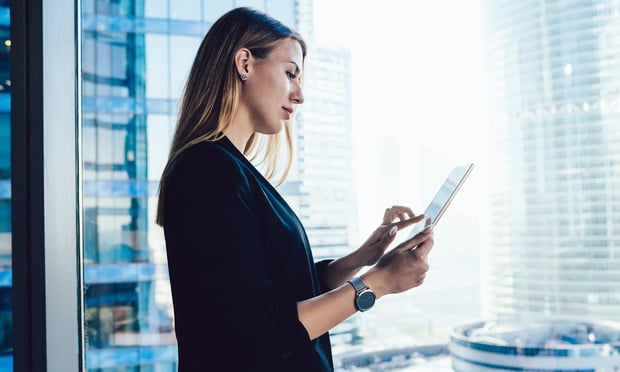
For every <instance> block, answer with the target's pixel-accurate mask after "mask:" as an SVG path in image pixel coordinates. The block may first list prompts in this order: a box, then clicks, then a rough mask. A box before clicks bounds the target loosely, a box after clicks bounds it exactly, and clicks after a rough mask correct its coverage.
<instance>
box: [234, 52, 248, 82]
mask: <svg viewBox="0 0 620 372" xmlns="http://www.w3.org/2000/svg"><path fill="white" fill-rule="evenodd" d="M251 61H252V52H250V50H249V49H248V48H241V49H239V50H238V51H237V53H235V68H236V69H237V74H238V75H239V76H241V75H243V74H247V73H249V72H250V63H251Z"/></svg>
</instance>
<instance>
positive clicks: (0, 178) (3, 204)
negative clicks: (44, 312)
mask: <svg viewBox="0 0 620 372" xmlns="http://www.w3.org/2000/svg"><path fill="white" fill-rule="evenodd" d="M9 9H10V7H9V1H8V0H0V371H12V370H13V311H12V302H11V289H12V270H11V266H12V264H11V112H10V111H11V107H10V106H11V103H10V102H11V101H10V97H11V75H10V72H11V67H10V52H11V37H10V33H9V32H10V30H9V26H10V16H9Z"/></svg>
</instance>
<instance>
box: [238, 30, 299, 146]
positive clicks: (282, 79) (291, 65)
mask: <svg viewBox="0 0 620 372" xmlns="http://www.w3.org/2000/svg"><path fill="white" fill-rule="evenodd" d="M302 62H303V54H302V50H301V46H300V45H299V43H298V42H297V41H295V40H293V39H283V40H282V41H280V42H279V43H278V44H277V46H276V47H275V48H274V49H273V50H272V51H271V53H269V55H268V56H267V57H266V58H264V59H252V62H251V63H250V64H249V65H248V66H249V67H248V79H247V80H246V81H245V83H244V87H243V89H242V94H241V100H240V108H241V107H244V108H245V109H246V110H247V114H248V119H249V121H250V124H251V126H252V129H253V130H254V131H255V132H259V133H263V134H275V133H279V132H280V131H281V130H282V128H283V126H284V124H285V123H286V122H287V121H289V120H290V119H291V116H292V114H293V111H294V110H295V108H296V107H297V105H299V104H301V103H303V101H304V97H303V93H302V91H301V85H300V84H301V80H300V76H301V68H302Z"/></svg>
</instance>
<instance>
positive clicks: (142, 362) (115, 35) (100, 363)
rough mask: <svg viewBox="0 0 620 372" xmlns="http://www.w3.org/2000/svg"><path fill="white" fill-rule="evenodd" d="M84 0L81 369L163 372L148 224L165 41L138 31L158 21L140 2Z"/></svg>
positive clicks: (162, 138) (173, 361) (160, 307)
mask: <svg viewBox="0 0 620 372" xmlns="http://www.w3.org/2000/svg"><path fill="white" fill-rule="evenodd" d="M91 3H92V6H90V7H88V8H87V10H88V13H84V14H83V15H82V17H83V21H84V22H83V23H82V27H83V28H82V57H81V58H82V77H83V80H82V82H81V83H82V94H83V96H82V100H83V105H82V110H83V112H82V123H81V126H82V151H83V153H82V159H83V164H82V170H83V180H82V185H83V200H82V205H83V210H82V213H83V221H84V225H83V232H84V234H83V239H84V241H83V244H84V257H83V260H84V285H85V287H84V293H85V299H84V302H85V327H86V358H85V359H86V369H87V370H88V371H101V372H103V371H106V372H111V371H157V372H166V371H171V372H172V371H176V369H177V355H176V339H175V336H174V329H173V314H172V302H171V296H170V288H169V282H168V271H167V266H166V258H165V246H164V244H163V235H162V233H161V229H159V228H158V227H157V226H156V225H155V223H154V211H155V205H156V197H155V196H156V192H157V182H158V178H159V174H160V172H161V169H162V168H163V165H164V164H165V153H166V151H165V149H166V148H167V144H168V141H169V137H170V132H171V129H170V122H171V117H172V116H171V115H173V112H171V109H172V108H173V107H175V106H174V105H173V104H171V102H173V99H176V97H170V93H169V91H170V88H169V79H168V78H167V77H168V76H170V75H171V71H170V68H169V64H168V63H167V62H166V61H168V59H169V53H168V50H169V42H168V40H169V36H168V35H162V34H160V33H158V31H155V32H152V33H148V32H142V31H145V30H149V27H151V28H153V27H155V28H156V29H157V30H160V28H158V27H159V25H161V23H157V22H155V23H153V22H151V23H149V22H145V21H144V19H145V18H144V17H145V14H144V6H145V4H144V2H143V1H139V0H135V1H134V0H123V1H115V0H110V1H104V0H96V1H91ZM150 3H151V2H149V4H150ZM157 4H162V7H163V6H164V5H165V4H167V2H161V1H160V2H157ZM85 10H86V9H85ZM165 14H166V13H165V12H157V13H156V14H155V13H152V12H151V13H149V14H148V16H149V17H160V18H161V17H164V16H165ZM93 17H94V18H93ZM97 17H99V18H97ZM151 21H152V19H151ZM138 24H140V25H142V26H141V28H140V27H138V26H136V25H138ZM153 25H155V26H153ZM136 28H140V30H141V32H136V31H135V30H136ZM158 76H159V79H158ZM160 146H161V147H160Z"/></svg>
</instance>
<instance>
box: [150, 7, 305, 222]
mask: <svg viewBox="0 0 620 372" xmlns="http://www.w3.org/2000/svg"><path fill="white" fill-rule="evenodd" d="M287 38H290V39H293V40H296V41H297V42H299V44H300V45H301V49H302V54H303V57H304V59H305V57H306V44H305V42H304V41H303V39H302V37H301V36H300V35H299V34H298V33H297V32H295V31H294V30H292V29H290V28H289V27H287V26H285V25H284V24H282V23H281V22H279V21H277V20H276V19H274V18H272V17H270V16H268V15H266V14H264V13H262V12H259V11H257V10H254V9H251V8H245V7H241V8H236V9H233V10H231V11H229V12H228V13H226V14H224V15H223V16H221V17H220V18H219V19H218V20H217V21H216V22H215V23H214V24H213V26H211V28H210V29H209V31H208V32H207V34H206V35H205V37H204V39H203V40H202V43H201V44H200V47H199V48H198V52H197V53H196V57H195V59H194V62H193V64H192V68H191V70H190V73H189V76H188V79H187V82H186V84H185V88H184V93H183V97H182V99H181V108H180V112H179V117H178V121H177V125H176V129H175V133H174V136H173V139H172V144H171V146H170V153H169V155H168V162H167V164H166V167H165V168H164V171H163V173H162V176H161V179H160V183H159V200H158V204H157V217H156V222H157V224H159V225H163V223H164V220H163V209H164V200H165V194H166V181H167V177H168V173H169V171H170V169H171V168H172V165H173V164H174V161H175V160H176V159H177V157H178V156H179V155H180V154H181V153H182V152H183V151H185V150H186V149H187V148H189V147H190V146H192V145H195V144H197V143H199V142H203V141H217V140H219V139H221V138H222V137H223V136H224V134H223V133H224V132H225V131H226V129H228V127H229V126H230V123H231V122H232V119H233V115H234V114H235V112H236V111H237V107H238V104H239V96H240V90H241V82H240V81H239V78H238V75H237V73H236V70H235V64H234V55H235V53H236V52H237V51H238V50H239V49H241V48H247V49H249V50H250V51H251V52H252V55H253V56H254V57H256V58H258V59H262V58H265V57H267V55H268V54H269V53H270V52H271V51H272V50H273V48H274V47H275V46H276V45H277V44H278V42H280V41H281V40H283V39H287ZM281 136H282V134H274V135H262V134H258V133H255V134H253V135H252V136H251V137H250V139H249V140H248V142H247V144H246V146H245V149H244V151H243V153H244V154H245V155H246V156H248V157H250V159H251V160H252V161H253V162H255V163H256V164H257V165H261V166H263V173H264V175H265V177H266V178H268V179H272V178H274V177H275V176H276V175H277V174H278V173H280V178H279V180H278V182H277V183H278V184H280V183H282V182H284V180H285V179H286V176H287V175H288V172H289V170H290V167H291V162H292V146H293V140H292V134H291V129H290V127H289V126H288V125H285V126H284V130H283V136H284V137H285V140H286V145H287V148H286V153H285V154H286V155H285V159H286V162H285V165H284V167H283V168H282V169H280V167H279V166H280V158H281V156H282V150H281V142H282V140H281V138H280V137H281Z"/></svg>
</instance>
